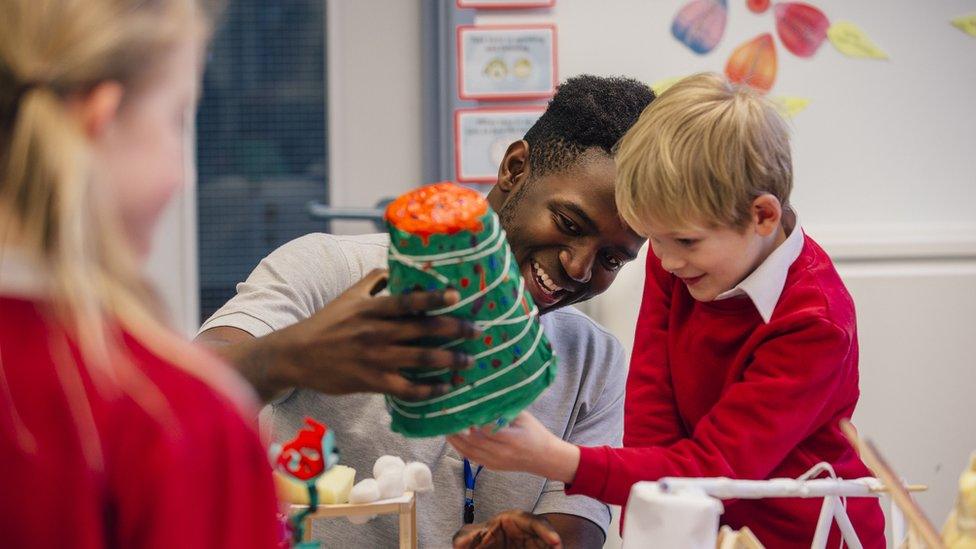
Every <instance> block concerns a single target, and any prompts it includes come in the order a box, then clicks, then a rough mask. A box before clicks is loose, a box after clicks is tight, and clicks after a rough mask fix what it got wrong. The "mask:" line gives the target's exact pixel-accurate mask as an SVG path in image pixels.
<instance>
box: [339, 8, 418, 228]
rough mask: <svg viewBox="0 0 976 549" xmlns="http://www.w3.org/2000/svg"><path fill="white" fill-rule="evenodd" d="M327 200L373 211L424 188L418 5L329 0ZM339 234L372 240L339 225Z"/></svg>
mask: <svg viewBox="0 0 976 549" xmlns="http://www.w3.org/2000/svg"><path fill="white" fill-rule="evenodd" d="M327 7H328V12H327V16H326V19H327V21H328V23H327V25H328V27H327V30H326V39H327V40H328V44H327V50H328V51H327V56H328V65H329V78H330V80H329V83H328V85H329V95H328V97H329V101H330V103H331V104H330V105H329V176H330V177H329V181H330V185H329V192H330V198H331V202H332V204H333V205H335V206H344V207H372V206H373V205H375V204H376V201H377V200H379V199H380V198H383V197H395V196H397V195H399V194H401V193H402V192H404V191H406V190H408V189H410V188H412V187H416V186H418V185H420V184H422V183H424V181H423V175H422V168H423V167H422V165H421V164H422V160H423V148H422V147H423V143H422V142H421V132H422V129H421V115H422V113H421V81H420V78H421V53H420V52H421V43H420V0H329V1H328V2H327ZM333 232H336V233H346V234H353V233H361V232H375V228H374V227H373V226H372V224H370V223H362V222H337V223H335V225H334V226H333Z"/></svg>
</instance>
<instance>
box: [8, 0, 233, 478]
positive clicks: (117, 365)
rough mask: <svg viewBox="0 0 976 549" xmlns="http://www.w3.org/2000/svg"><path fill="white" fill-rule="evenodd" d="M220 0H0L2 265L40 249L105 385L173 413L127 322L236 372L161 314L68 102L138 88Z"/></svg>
mask: <svg viewBox="0 0 976 549" xmlns="http://www.w3.org/2000/svg"><path fill="white" fill-rule="evenodd" d="M218 9H219V8H218V6H216V5H215V4H214V3H208V2H204V1H202V0H200V1H196V0H3V1H2V2H0V29H3V30H2V32H0V263H2V260H3V257H2V254H3V253H4V250H5V249H8V250H9V249H14V250H18V251H19V252H21V253H26V254H28V255H30V256H32V257H31V258H30V259H31V260H32V261H34V262H35V263H37V264H38V265H39V266H41V267H42V272H41V273H38V276H39V277H44V281H43V282H44V286H45V295H46V296H47V297H48V298H49V299H48V302H49V305H50V307H51V315H52V317H53V318H55V319H56V320H57V321H58V322H59V323H60V324H61V325H63V326H64V328H65V333H66V334H67V335H69V336H70V337H71V338H72V339H74V340H75V341H77V343H78V345H79V348H80V352H81V354H82V356H83V358H84V363H85V364H86V365H87V367H88V369H89V371H90V372H91V374H92V378H93V380H94V381H95V383H96V386H97V387H98V388H99V389H100V390H108V391H112V390H115V391H119V390H121V391H124V392H126V393H128V394H129V395H131V396H132V397H133V398H136V399H138V400H140V402H141V403H142V404H143V406H144V407H145V408H146V409H147V410H148V411H150V412H153V413H154V414H155V415H157V417H166V416H167V415H168V412H167V410H168V406H167V403H166V398H165V395H162V394H161V393H160V391H158V389H156V388H155V387H154V386H153V385H152V384H151V383H149V381H148V378H145V377H144V376H142V375H141V374H140V373H139V372H138V371H137V369H136V368H132V367H131V362H130V360H127V359H126V357H125V353H124V351H123V345H122V341H121V338H122V337H123V336H122V332H123V331H124V332H126V333H127V334H129V335H130V336H132V337H135V338H136V339H137V340H138V341H139V342H140V343H142V344H144V345H146V346H147V347H148V348H150V349H151V350H152V351H154V352H156V353H158V354H160V355H162V357H163V358H166V359H168V360H169V361H170V362H173V363H174V364H176V365H177V366H183V367H184V368H186V369H189V370H191V373H193V374H194V375H196V376H197V377H201V378H204V379H207V380H208V381H210V382H211V384H213V385H214V386H219V387H220V388H223V389H226V388H227V383H230V384H231V386H232V387H233V386H234V381H232V379H233V378H231V377H221V379H220V380H215V379H211V378H212V377H213V376H224V374H223V373H221V372H223V370H222V369H221V368H220V367H219V366H218V367H216V368H212V367H211V363H212V362H213V361H212V359H209V358H207V356H208V355H205V354H204V353H202V352H200V351H196V350H193V349H190V348H189V347H190V346H189V345H186V344H184V343H183V342H182V341H180V340H179V339H178V338H177V337H175V335H173V334H172V333H171V332H170V330H168V329H167V328H166V327H165V326H164V325H163V324H162V322H161V321H160V320H159V319H160V317H161V312H162V311H161V310H160V309H161V308H160V307H159V304H158V303H157V301H156V300H155V298H154V296H153V293H152V292H151V290H150V288H149V287H148V285H147V284H146V283H145V281H144V279H143V277H142V275H141V273H140V266H139V264H138V261H137V259H136V258H135V255H134V252H133V250H132V249H131V246H130V245H128V244H127V243H126V242H125V241H124V238H125V237H124V236H123V229H122V227H121V222H120V220H119V216H118V212H116V211H115V210H114V209H113V208H112V206H111V205H110V204H111V200H109V199H108V197H106V196H104V193H105V191H104V190H103V189H102V186H100V185H97V184H95V182H94V181H93V180H92V177H91V170H90V166H89V160H90V159H89V156H90V154H89V152H90V151H89V143H88V140H87V138H86V137H85V136H84V134H83V133H82V131H81V129H80V128H79V127H78V125H77V124H76V123H75V122H73V121H72V119H71V118H70V117H69V116H68V112H67V110H66V100H67V99H69V98H70V97H72V96H73V95H80V94H84V93H86V92H88V91H89V90H91V89H93V88H94V87H95V86H96V85H98V84H100V83H104V82H110V81H114V82H119V83H120V84H122V85H123V87H124V89H125V94H126V95H128V94H132V93H138V92H139V86H141V85H144V84H147V83H150V84H151V82H152V80H151V79H152V76H153V74H152V72H153V69H154V68H155V67H158V66H159V65H160V63H161V59H162V58H163V57H164V56H165V55H166V54H167V53H168V52H169V51H171V50H172V48H173V47H174V46H175V45H176V44H177V43H179V41H180V40H183V39H186V38H187V36H188V30H189V29H192V30H198V31H199V32H201V33H207V34H209V32H210V27H211V25H212V22H213V20H214V17H215V16H216V12H217V10H218ZM125 103H126V99H125V98H123V107H122V108H123V109H124V108H125V107H124V105H125ZM55 360H57V357H55ZM201 361H203V366H201ZM191 365H192V366H191ZM62 382H64V376H62ZM238 387H239V386H238ZM66 392H68V391H67V389H66ZM232 392H233V393H234V394H242V393H238V392H237V391H232ZM81 415H86V414H81ZM76 419H78V418H77V417H76ZM88 457H90V456H88ZM96 457H97V456H96ZM95 461H98V460H97V459H96V460H95Z"/></svg>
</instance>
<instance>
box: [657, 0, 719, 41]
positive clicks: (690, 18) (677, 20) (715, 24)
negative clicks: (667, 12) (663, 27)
mask: <svg viewBox="0 0 976 549" xmlns="http://www.w3.org/2000/svg"><path fill="white" fill-rule="evenodd" d="M725 2H726V0H692V1H691V2H688V3H687V4H685V6H684V7H683V8H681V11H679V12H678V14H677V15H675V16H674V23H672V24H671V34H673V35H674V37H675V38H676V39H677V40H678V41H679V42H681V43H683V44H684V45H686V46H688V47H689V48H690V49H691V51H693V52H695V53H697V54H705V53H708V52H710V51H712V50H713V49H715V46H717V45H718V42H719V40H721V39H722V34H723V33H725V21H726V19H727V16H728V8H727V6H726V3H725Z"/></svg>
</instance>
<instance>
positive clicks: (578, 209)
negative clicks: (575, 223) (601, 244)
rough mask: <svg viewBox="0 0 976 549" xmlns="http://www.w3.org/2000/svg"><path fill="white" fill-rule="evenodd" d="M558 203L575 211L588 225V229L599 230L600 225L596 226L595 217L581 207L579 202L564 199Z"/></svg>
mask: <svg viewBox="0 0 976 549" xmlns="http://www.w3.org/2000/svg"><path fill="white" fill-rule="evenodd" d="M556 204H558V205H559V206H561V207H563V208H566V209H567V210H569V211H571V212H573V213H574V214H576V216H577V217H579V218H580V221H581V222H582V223H583V224H584V225H588V229H589V230H591V231H594V232H595V231H597V230H599V227H597V226H596V223H595V222H594V221H593V218H591V217H590V216H589V215H588V214H587V213H586V212H585V211H584V210H583V208H581V207H580V205H579V204H577V203H575V202H563V201H559V202H556Z"/></svg>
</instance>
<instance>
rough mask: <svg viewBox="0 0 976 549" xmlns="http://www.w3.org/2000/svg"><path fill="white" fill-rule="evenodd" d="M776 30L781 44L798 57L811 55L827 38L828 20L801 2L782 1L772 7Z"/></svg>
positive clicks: (819, 12)
mask: <svg viewBox="0 0 976 549" xmlns="http://www.w3.org/2000/svg"><path fill="white" fill-rule="evenodd" d="M773 13H775V14H776V32H777V33H779V39H780V40H781V41H782V42H783V46H784V47H785V48H786V49H787V50H789V51H790V52H791V53H793V55H796V56H798V57H811V56H813V54H815V53H817V50H818V49H820V45H821V44H823V43H824V40H826V39H827V29H829V28H830V20H829V19H827V16H826V15H824V13H823V12H822V11H820V10H818V9H817V8H815V7H813V6H811V5H810V4H804V3H803V2H784V3H781V4H776V6H775V7H773Z"/></svg>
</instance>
